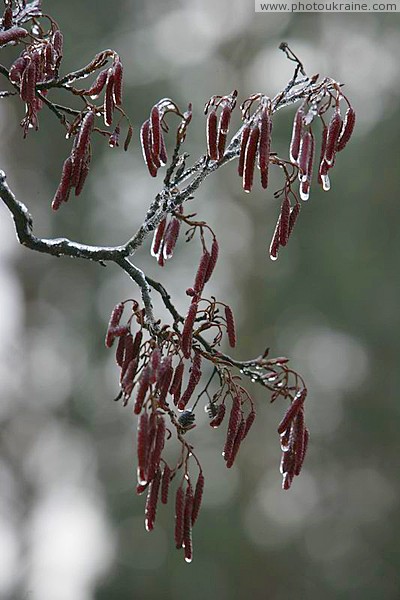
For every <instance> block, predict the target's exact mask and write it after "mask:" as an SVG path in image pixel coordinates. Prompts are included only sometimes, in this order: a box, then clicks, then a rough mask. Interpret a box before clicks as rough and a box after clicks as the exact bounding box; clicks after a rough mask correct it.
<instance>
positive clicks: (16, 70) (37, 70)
mask: <svg viewBox="0 0 400 600" xmlns="http://www.w3.org/2000/svg"><path fill="white" fill-rule="evenodd" d="M7 10H8V9H6V11H7ZM9 10H10V11H11V9H9ZM8 14H10V13H8ZM11 14H12V11H11ZM3 22H4V17H3ZM28 35H29V34H28V31H27V30H26V29H24V28H23V27H11V29H7V30H6V31H2V32H0V45H1V44H3V43H6V42H10V41H19V40H21V39H24V38H26V37H27V36H28ZM62 50H63V36H62V33H61V31H60V30H59V29H55V30H54V31H53V32H52V33H51V34H50V35H49V36H48V37H47V38H46V39H44V40H40V41H36V40H35V41H34V42H33V43H31V44H30V45H28V46H26V48H24V50H23V51H22V53H21V54H20V56H19V57H18V58H17V59H16V60H15V61H14V62H13V64H12V65H11V67H10V70H9V79H10V81H11V83H12V84H13V85H14V86H16V87H17V88H18V90H19V95H20V98H21V100H22V101H23V102H25V104H26V114H25V117H24V119H23V120H22V122H21V125H22V127H23V129H24V135H25V136H26V134H27V131H28V129H30V128H34V129H36V130H37V129H38V126H39V125H38V116H37V115H38V112H39V111H40V110H41V108H42V106H43V101H42V100H41V99H40V98H39V97H38V96H37V94H36V86H37V84H39V83H44V82H46V81H51V80H52V79H54V78H55V76H56V74H57V72H58V68H59V65H60V62H61V59H62ZM42 95H43V96H46V90H43V91H42Z"/></svg>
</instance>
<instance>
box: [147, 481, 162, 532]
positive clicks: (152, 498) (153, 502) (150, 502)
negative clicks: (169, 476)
mask: <svg viewBox="0 0 400 600" xmlns="http://www.w3.org/2000/svg"><path fill="white" fill-rule="evenodd" d="M160 481H161V471H160V469H158V470H157V473H156V474H155V477H154V479H153V481H152V482H151V484H150V487H149V491H148V494H147V501H146V508H145V527H146V530H147V531H152V530H153V529H154V523H155V520H156V512H157V502H158V493H159V490H160Z"/></svg>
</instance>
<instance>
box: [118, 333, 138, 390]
mask: <svg viewBox="0 0 400 600" xmlns="http://www.w3.org/2000/svg"><path fill="white" fill-rule="evenodd" d="M120 339H123V340H124V341H125V343H124V356H123V361H122V364H121V365H119V366H120V367H121V381H122V378H123V376H124V374H125V371H126V369H127V367H128V365H129V363H130V362H131V360H132V359H133V358H136V357H135V356H134V354H133V338H132V335H131V334H130V333H128V334H127V335H126V336H124V337H123V338H120Z"/></svg>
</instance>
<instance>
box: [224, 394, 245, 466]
mask: <svg viewBox="0 0 400 600" xmlns="http://www.w3.org/2000/svg"><path fill="white" fill-rule="evenodd" d="M241 417H242V408H241V400H240V397H239V396H235V398H234V399H233V403H232V409H231V414H230V416H229V424H228V431H227V435H226V442H225V447H224V451H223V455H224V460H225V461H226V462H229V460H230V457H231V454H232V450H233V446H234V443H235V438H236V434H237V431H238V429H239V425H240V422H241Z"/></svg>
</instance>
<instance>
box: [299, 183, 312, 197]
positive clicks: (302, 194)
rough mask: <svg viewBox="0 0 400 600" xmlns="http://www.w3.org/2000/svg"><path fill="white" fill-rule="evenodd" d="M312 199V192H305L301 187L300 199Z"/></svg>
mask: <svg viewBox="0 0 400 600" xmlns="http://www.w3.org/2000/svg"><path fill="white" fill-rule="evenodd" d="M309 197H310V192H309V191H308V192H303V186H300V198H301V199H302V200H308V199H309Z"/></svg>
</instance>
